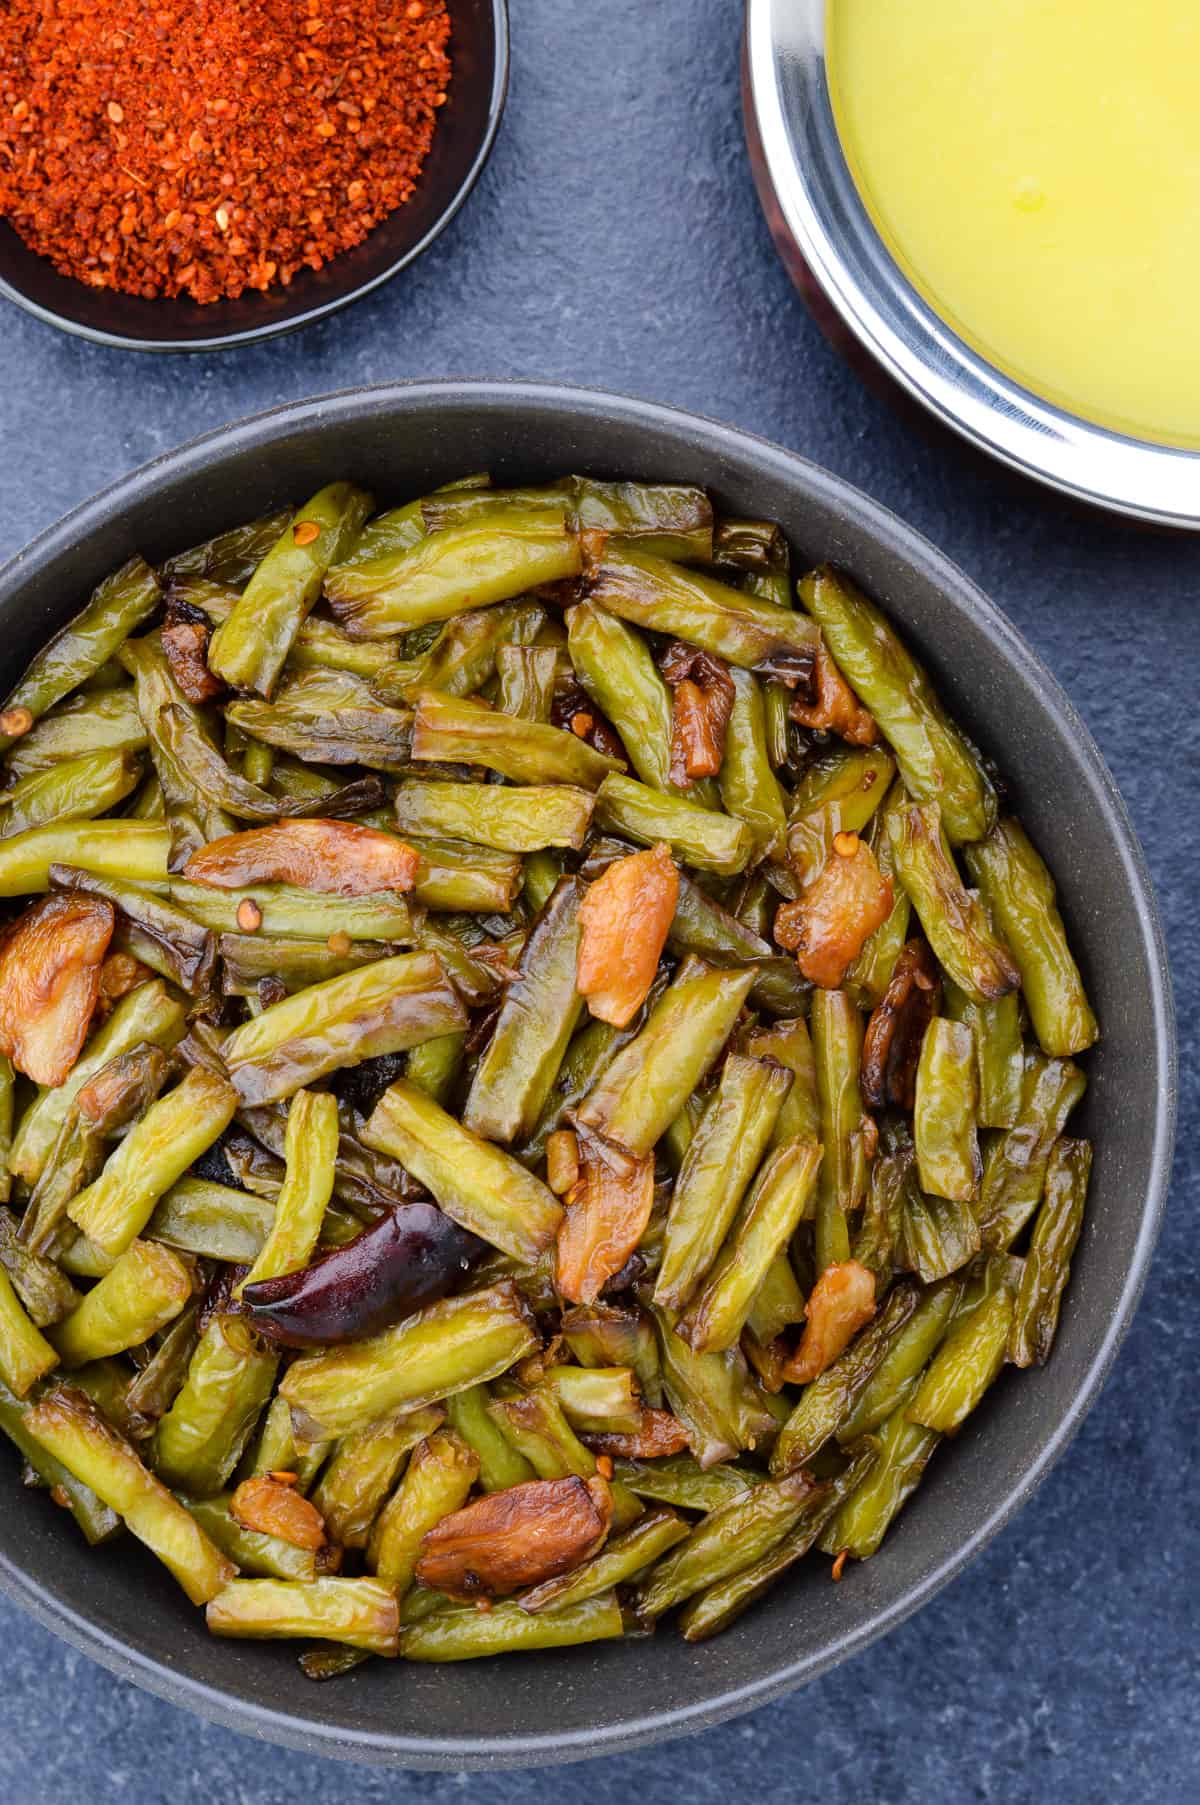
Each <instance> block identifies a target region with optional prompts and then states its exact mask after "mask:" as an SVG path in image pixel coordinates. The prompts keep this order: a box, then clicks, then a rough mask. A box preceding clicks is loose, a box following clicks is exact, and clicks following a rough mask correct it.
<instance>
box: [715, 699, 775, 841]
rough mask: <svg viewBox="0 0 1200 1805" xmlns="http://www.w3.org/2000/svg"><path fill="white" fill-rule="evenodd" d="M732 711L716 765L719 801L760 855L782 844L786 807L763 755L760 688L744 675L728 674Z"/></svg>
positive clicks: (764, 734) (764, 729)
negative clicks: (742, 825)
mask: <svg viewBox="0 0 1200 1805" xmlns="http://www.w3.org/2000/svg"><path fill="white" fill-rule="evenodd" d="M730 677H731V679H732V681H733V691H734V693H733V712H732V713H731V714H730V717H729V726H728V728H727V730H726V734H725V757H724V759H723V760H722V763H721V776H720V784H721V801H722V802H723V803H724V805H725V810H726V813H727V814H730V815H733V816H735V817H736V818H737V819H738V820H739V821H744V822H745V823H746V826H747V827H748V828H749V829H750V832H751V833H752V834H753V835H754V843H755V846H756V847H757V848H758V849H759V851H760V852H766V851H767V850H768V849H769V848H771V847H773V846H775V845H776V844H779V845H782V841H783V836H784V833H785V831H786V828H787V808H786V805H785V801H784V794H783V790H782V789H781V787H780V784H779V780H778V778H777V777H776V776H775V773H774V771H773V770H772V769H771V760H770V757H769V756H768V752H767V738H766V717H765V714H764V711H763V692H762V686H761V684H760V683H759V681H758V679H757V677H755V676H753V675H752V674H751V673H750V672H749V671H742V670H733V671H731V672H730Z"/></svg>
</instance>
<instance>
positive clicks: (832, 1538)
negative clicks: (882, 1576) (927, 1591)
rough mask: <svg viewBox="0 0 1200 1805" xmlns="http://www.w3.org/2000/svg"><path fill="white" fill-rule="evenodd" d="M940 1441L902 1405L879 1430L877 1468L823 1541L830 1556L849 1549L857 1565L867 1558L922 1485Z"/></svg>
mask: <svg viewBox="0 0 1200 1805" xmlns="http://www.w3.org/2000/svg"><path fill="white" fill-rule="evenodd" d="M941 1439H942V1438H941V1436H940V1435H939V1434H938V1433H937V1431H936V1430H933V1429H923V1428H921V1427H920V1426H919V1425H918V1424H916V1423H910V1422H909V1421H908V1419H907V1417H906V1415H905V1408H904V1405H903V1404H902V1405H900V1407H899V1408H898V1409H897V1410H895V1411H894V1412H893V1413H892V1415H891V1416H890V1417H889V1418H888V1419H887V1421H886V1422H885V1423H884V1424H883V1426H882V1428H881V1429H880V1431H879V1436H878V1448H879V1454H878V1458H877V1460H876V1462H875V1465H874V1466H873V1467H872V1468H871V1470H870V1471H869V1472H868V1473H867V1475H866V1477H865V1479H863V1480H862V1482H861V1483H860V1484H859V1485H858V1486H857V1487H856V1488H855V1490H854V1491H853V1492H852V1493H851V1494H850V1496H849V1497H848V1498H847V1499H846V1501H845V1503H844V1504H843V1505H842V1508H841V1509H840V1510H839V1511H838V1513H837V1515H836V1516H835V1517H834V1519H833V1521H832V1523H831V1524H830V1525H829V1528H828V1529H827V1530H826V1532H825V1534H824V1536H823V1537H822V1540H821V1547H822V1548H823V1549H824V1550H825V1553H826V1554H840V1553H841V1552H842V1550H843V1549H845V1550H846V1551H847V1553H849V1554H852V1555H853V1556H854V1559H855V1560H856V1561H865V1560H868V1559H869V1558H870V1556H871V1555H873V1554H874V1553H875V1552H876V1551H877V1549H878V1547H879V1544H880V1543H881V1542H882V1540H883V1538H884V1536H885V1535H886V1533H887V1531H888V1529H889V1527H890V1526H891V1524H892V1523H893V1521H894V1520H895V1518H896V1517H897V1516H898V1515H899V1513H900V1511H901V1510H902V1509H903V1507H904V1506H905V1504H907V1502H908V1500H909V1499H910V1498H911V1497H912V1495H913V1493H914V1492H915V1491H916V1489H917V1487H918V1486H919V1485H920V1483H921V1480H922V1478H923V1476H924V1473H925V1468H926V1467H927V1466H928V1464H929V1457H930V1455H931V1454H932V1453H933V1450H934V1449H935V1448H936V1447H937V1445H938V1443H939V1442H940V1441H941Z"/></svg>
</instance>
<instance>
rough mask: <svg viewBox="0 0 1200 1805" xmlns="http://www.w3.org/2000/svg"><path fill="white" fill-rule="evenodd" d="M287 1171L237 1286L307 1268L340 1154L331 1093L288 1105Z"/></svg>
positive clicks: (298, 1097)
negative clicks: (268, 1225) (267, 1223)
mask: <svg viewBox="0 0 1200 1805" xmlns="http://www.w3.org/2000/svg"><path fill="white" fill-rule="evenodd" d="M284 1146H285V1152H284V1159H285V1162H286V1165H287V1172H286V1174H285V1176H284V1180H283V1185H282V1188H281V1189H280V1192H279V1197H278V1199H277V1201H276V1204H275V1217H274V1220H273V1222H272V1223H271V1232H270V1234H269V1235H268V1236H267V1239H266V1241H265V1242H264V1244H263V1246H262V1248H261V1249H260V1251H259V1253H258V1255H257V1257H256V1258H255V1261H254V1264H253V1265H252V1266H251V1268H250V1270H249V1272H248V1273H247V1274H246V1276H245V1278H244V1279H242V1280H241V1281H240V1282H239V1283H238V1285H236V1286H235V1287H234V1296H235V1297H240V1296H241V1294H242V1290H243V1289H244V1287H245V1286H246V1285H256V1284H258V1283H259V1281H260V1280H262V1279H273V1278H278V1277H279V1276H280V1275H281V1274H282V1273H285V1272H296V1271H298V1270H299V1269H300V1268H301V1267H302V1266H307V1264H308V1262H309V1259H310V1257H311V1255H312V1252H313V1249H314V1248H315V1247H316V1245H317V1238H318V1236H319V1235H320V1233H321V1223H322V1222H323V1221H324V1219H325V1211H326V1210H327V1209H328V1207H329V1200H330V1198H331V1197H332V1196H333V1168H334V1161H335V1160H336V1158H337V1150H338V1112H337V1102H336V1099H335V1098H333V1097H331V1096H330V1095H329V1094H328V1093H327V1092H324V1093H323V1092H319V1091H303V1090H302V1091H297V1092H296V1094H295V1096H294V1097H293V1098H292V1100H291V1102H290V1103H289V1105H288V1117H287V1137H286V1140H285V1143H284Z"/></svg>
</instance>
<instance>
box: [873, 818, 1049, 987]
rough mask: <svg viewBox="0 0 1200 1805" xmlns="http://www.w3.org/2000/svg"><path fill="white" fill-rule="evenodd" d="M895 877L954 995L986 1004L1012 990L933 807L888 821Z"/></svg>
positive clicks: (1002, 957)
mask: <svg viewBox="0 0 1200 1805" xmlns="http://www.w3.org/2000/svg"><path fill="white" fill-rule="evenodd" d="M888 835H889V838H890V841H891V847H892V858H893V860H894V861H895V866H896V875H897V876H898V877H899V879H900V882H901V883H902V884H903V886H904V888H905V890H906V891H907V892H908V895H909V898H910V900H911V902H912V905H913V908H914V909H915V910H916V911H917V914H918V915H919V916H920V919H921V926H922V927H923V928H924V930H925V934H926V937H927V939H928V941H929V944H930V946H931V947H932V948H933V950H934V952H935V953H936V955H937V958H938V963H939V964H940V965H941V966H943V968H944V969H945V970H946V972H948V974H949V975H950V977H951V978H952V979H953V980H954V982H955V983H956V984H957V985H958V987H959V989H960V990H963V991H965V992H966V994H967V995H968V996H969V997H970V998H971V999H972V1001H973V1002H976V1003H987V1002H990V1001H992V1000H993V999H994V998H996V997H1001V996H1004V995H1005V994H1006V992H1008V991H1010V990H1016V988H1017V986H1018V985H1019V984H1020V982H1021V974H1020V972H1019V971H1018V970H1017V967H1016V965H1015V963H1014V962H1013V957H1012V954H1011V953H1010V952H1009V950H1008V948H1007V947H1006V946H1005V945H1004V943H1003V941H1001V940H999V939H998V938H997V936H996V935H995V933H994V932H993V930H992V926H991V923H990V921H989V920H988V917H987V911H986V909H985V908H984V906H983V904H982V903H981V902H980V900H979V898H978V897H977V896H974V895H972V893H971V892H970V891H969V890H967V889H966V888H965V886H964V885H963V881H962V878H961V877H960V876H959V874H958V868H957V866H956V865H955V863H954V858H953V855H952V854H951V851H950V848H949V846H948V845H947V844H946V837H945V834H944V833H943V831H942V814H941V810H940V808H939V806H938V804H937V803H936V802H930V803H926V804H925V805H924V806H923V807H917V806H916V805H915V804H910V805H909V806H907V807H905V808H903V809H901V810H899V811H898V812H897V813H895V814H892V815H889V817H888Z"/></svg>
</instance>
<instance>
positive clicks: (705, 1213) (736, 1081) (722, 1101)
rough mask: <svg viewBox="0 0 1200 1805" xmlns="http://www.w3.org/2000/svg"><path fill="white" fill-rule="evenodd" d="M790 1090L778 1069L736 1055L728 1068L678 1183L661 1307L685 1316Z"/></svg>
mask: <svg viewBox="0 0 1200 1805" xmlns="http://www.w3.org/2000/svg"><path fill="white" fill-rule="evenodd" d="M790 1089H791V1075H790V1074H789V1073H788V1072H786V1071H783V1070H781V1069H780V1068H779V1067H778V1066H775V1065H767V1064H765V1063H764V1062H763V1061H761V1060H758V1059H747V1058H744V1057H742V1056H740V1055H738V1054H736V1053H734V1054H731V1055H730V1056H729V1058H728V1059H727V1060H726V1061H725V1064H724V1066H723V1068H722V1071H721V1081H720V1084H719V1086H718V1088H717V1090H716V1092H715V1093H714V1095H713V1097H712V1100H711V1102H710V1103H709V1104H708V1107H707V1109H706V1110H705V1112H704V1114H703V1116H702V1117H701V1118H700V1122H699V1124H698V1126H697V1128H696V1131H695V1134H694V1135H693V1137H692V1140H691V1144H690V1146H689V1147H688V1149H687V1153H686V1155H685V1156H684V1160H683V1164H682V1167H681V1168H680V1172H679V1177H678V1179H677V1181H676V1184H675V1190H674V1193H673V1196H672V1199H671V1209H670V1214H669V1216H668V1218H667V1228H666V1237H665V1241H664V1244H663V1257H662V1265H661V1266H660V1268H659V1273H658V1280H657V1283H656V1284H655V1288H654V1296H655V1299H656V1300H657V1302H658V1303H660V1304H667V1305H670V1306H672V1307H673V1308H676V1309H682V1307H683V1306H684V1305H685V1304H686V1303H687V1302H688V1300H689V1299H690V1298H691V1296H692V1294H693V1293H694V1292H695V1290H696V1289H697V1287H698V1286H699V1285H700V1284H701V1282H702V1281H703V1279H704V1277H705V1275H706V1274H707V1273H708V1271H709V1268H710V1267H711V1266H712V1263H713V1261H714V1260H715V1259H716V1257H717V1254H718V1253H719V1251H720V1249H721V1244H722V1242H723V1241H724V1240H725V1237H726V1235H727V1233H728V1232H729V1230H730V1228H731V1226H732V1224H733V1221H734V1218H735V1216H736V1215H737V1211H738V1206H739V1204H740V1203H741V1201H742V1198H743V1196H744V1195H745V1192H746V1187H747V1186H748V1185H749V1183H750V1180H751V1178H752V1177H753V1176H754V1173H755V1170H756V1169H757V1167H758V1163H759V1161H760V1160H761V1159H762V1157H763V1154H764V1153H765V1152H766V1150H767V1148H768V1146H769V1145H770V1142H771V1136H772V1133H773V1131H774V1128H775V1125H776V1123H777V1121H778V1119H779V1115H780V1112H781V1110H782V1108H783V1106H784V1103H785V1101H786V1098H787V1095H788V1092H789V1091H790ZM685 1338H686V1337H685Z"/></svg>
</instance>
